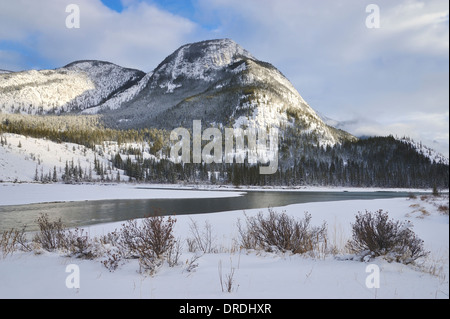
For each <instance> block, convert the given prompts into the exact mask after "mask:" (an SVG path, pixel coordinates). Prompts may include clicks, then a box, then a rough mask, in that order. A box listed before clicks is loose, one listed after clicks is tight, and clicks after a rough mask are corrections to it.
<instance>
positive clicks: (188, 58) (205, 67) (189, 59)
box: [155, 39, 255, 88]
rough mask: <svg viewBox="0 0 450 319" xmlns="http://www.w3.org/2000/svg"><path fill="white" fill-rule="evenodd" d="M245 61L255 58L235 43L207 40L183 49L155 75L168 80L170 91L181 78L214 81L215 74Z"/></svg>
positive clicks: (227, 40)
mask: <svg viewBox="0 0 450 319" xmlns="http://www.w3.org/2000/svg"><path fill="white" fill-rule="evenodd" d="M243 59H255V58H254V57H253V56H252V55H251V54H250V52H248V51H247V50H245V49H244V48H242V47H241V46H240V45H239V44H237V43H236V42H234V41H233V40H231V39H216V40H206V41H201V42H196V43H190V44H186V45H183V46H182V47H180V48H179V49H178V50H176V51H175V52H174V53H172V54H171V55H169V56H168V57H167V58H166V59H165V60H164V61H163V62H162V63H161V64H160V65H159V66H158V67H157V68H156V70H155V75H156V76H157V77H163V78H168V79H167V80H168V83H167V84H168V86H167V87H168V88H170V85H171V81H173V80H175V79H177V78H178V77H180V76H182V77H184V78H187V79H200V80H205V81H208V82H211V81H212V80H213V76H212V74H213V73H215V72H217V71H220V70H222V69H223V68H225V67H227V66H229V65H231V64H233V63H236V62H238V61H241V60H243Z"/></svg>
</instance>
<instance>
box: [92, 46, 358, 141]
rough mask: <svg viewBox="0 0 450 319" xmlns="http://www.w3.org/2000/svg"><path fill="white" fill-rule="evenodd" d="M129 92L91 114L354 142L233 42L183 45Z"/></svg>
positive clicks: (140, 123) (146, 123) (119, 121)
mask: <svg viewBox="0 0 450 319" xmlns="http://www.w3.org/2000/svg"><path fill="white" fill-rule="evenodd" d="M123 93H124V94H122V95H121V96H120V99H119V98H117V99H115V100H114V102H113V103H111V102H110V101H112V100H110V101H107V102H106V103H104V104H102V105H100V106H98V107H97V108H95V109H89V110H86V111H85V113H98V112H100V113H101V114H102V115H103V116H104V121H105V123H106V124H107V125H109V126H114V127H119V128H131V127H134V128H135V127H157V128H163V129H173V128H176V127H186V128H190V127H191V126H192V121H193V120H202V123H204V125H205V126H209V125H216V126H234V127H237V126H245V127H269V126H270V127H277V128H285V127H287V126H300V127H301V128H302V131H303V132H304V133H309V134H311V133H313V134H315V135H317V136H318V137H319V140H320V141H321V143H322V144H325V145H334V144H336V143H339V142H341V141H342V140H345V139H354V137H352V136H351V135H350V134H348V133H345V132H343V131H340V130H336V129H334V128H333V127H330V126H328V125H327V124H325V123H324V122H323V121H322V119H321V118H320V117H319V116H318V115H317V114H316V112H315V111H314V110H313V109H312V108H311V107H310V106H309V105H308V103H307V102H306V101H305V100H304V99H303V98H302V97H301V96H300V94H299V93H298V91H297V90H296V89H295V88H294V86H293V85H292V84H291V83H290V82H289V80H288V79H287V78H286V77H285V76H284V75H283V74H282V73H281V72H280V71H279V70H277V69H276V68H275V67H274V66H273V65H271V64H269V63H266V62H263V61H260V60H258V59H256V58H255V57H254V56H253V55H252V54H250V53H249V52H248V51H247V50H245V49H243V48H242V47H241V46H239V45H238V44H237V43H235V42H234V41H232V40H230V39H221V40H209V41H202V42H198V43H192V44H187V45H184V46H182V47H181V48H179V49H178V50H176V51H175V52H174V53H172V54H171V55H169V56H168V57H167V58H166V59H165V60H164V61H163V62H161V64H160V65H159V66H158V67H157V68H156V69H155V70H154V71H153V72H151V73H149V74H147V75H146V76H145V78H143V79H142V80H141V82H139V83H138V85H137V86H134V87H132V88H130V89H129V90H128V91H127V92H123ZM117 97H119V95H118V96H117Z"/></svg>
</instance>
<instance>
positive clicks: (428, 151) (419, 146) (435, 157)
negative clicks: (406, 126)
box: [398, 137, 449, 165]
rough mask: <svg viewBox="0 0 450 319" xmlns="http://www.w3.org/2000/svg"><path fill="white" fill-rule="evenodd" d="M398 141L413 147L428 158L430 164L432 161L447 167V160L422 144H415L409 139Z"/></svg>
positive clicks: (404, 138)
mask: <svg viewBox="0 0 450 319" xmlns="http://www.w3.org/2000/svg"><path fill="white" fill-rule="evenodd" d="M398 140H399V141H402V142H404V143H406V144H409V145H411V146H413V147H414V148H415V149H416V151H417V152H418V153H419V154H422V155H423V156H425V157H427V158H429V159H430V160H431V161H432V162H433V161H434V162H436V163H438V164H444V165H449V159H448V158H447V157H445V156H444V155H443V154H441V153H439V152H437V151H436V150H434V149H432V148H430V147H428V146H426V145H424V144H422V142H416V141H414V140H413V139H411V138H409V137H403V138H399V139H398Z"/></svg>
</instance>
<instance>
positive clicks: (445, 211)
mask: <svg viewBox="0 0 450 319" xmlns="http://www.w3.org/2000/svg"><path fill="white" fill-rule="evenodd" d="M437 210H438V212H440V213H441V214H443V215H448V211H449V209H448V205H445V204H444V205H439V206H438V208H437Z"/></svg>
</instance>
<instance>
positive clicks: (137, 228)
mask: <svg viewBox="0 0 450 319" xmlns="http://www.w3.org/2000/svg"><path fill="white" fill-rule="evenodd" d="M175 222H176V219H174V218H172V217H168V218H167V219H165V218H164V217H162V216H151V217H147V218H144V219H142V220H140V221H137V220H129V221H127V222H126V223H125V224H123V225H122V229H121V231H120V245H121V246H122V247H123V250H122V251H123V254H124V257H125V258H138V259H139V265H140V267H141V270H144V271H149V272H150V273H152V272H154V271H155V270H156V269H157V268H158V267H159V266H160V265H161V264H162V261H163V260H164V259H167V257H168V256H167V255H168V254H169V252H171V250H172V248H173V246H174V244H175V238H174V236H173V227H174V224H175Z"/></svg>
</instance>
